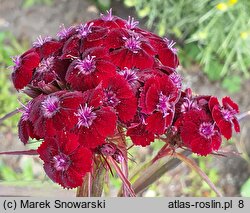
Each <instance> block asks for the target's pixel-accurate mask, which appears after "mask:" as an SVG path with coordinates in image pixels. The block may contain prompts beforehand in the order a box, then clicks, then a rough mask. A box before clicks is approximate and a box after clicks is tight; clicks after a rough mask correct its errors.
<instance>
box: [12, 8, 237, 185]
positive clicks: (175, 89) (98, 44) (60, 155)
mask: <svg viewBox="0 0 250 213" xmlns="http://www.w3.org/2000/svg"><path fill="white" fill-rule="evenodd" d="M137 25H138V22H137V21H135V20H134V19H133V18H131V17H129V18H128V20H127V21H126V20H123V19H121V18H119V17H116V16H113V15H112V11H111V10H110V11H108V13H107V15H101V18H100V19H96V20H92V21H90V22H88V23H86V24H80V25H78V26H72V27H69V28H65V27H64V26H61V29H60V31H59V32H58V34H57V37H58V38H57V39H55V38H52V37H44V38H43V37H41V36H39V37H38V39H37V40H36V41H35V42H34V43H33V47H32V48H31V49H30V50H28V51H27V52H25V53H24V54H22V55H21V56H17V57H14V58H13V61H14V63H15V65H14V66H13V69H14V71H13V73H12V80H13V83H14V86H15V88H16V89H17V90H23V92H24V93H26V94H28V95H29V96H30V97H32V100H31V101H30V102H29V103H28V104H27V105H26V106H25V107H24V108H23V115H22V117H21V119H20V122H19V125H18V127H19V137H20V139H21V141H22V142H23V143H24V144H27V143H28V140H29V138H35V139H42V140H43V141H44V142H42V144H41V146H40V147H39V149H38V153H39V154H40V158H41V159H42V160H43V161H44V169H45V172H46V173H47V175H48V176H49V177H50V178H51V179H52V180H53V181H55V182H57V183H59V184H60V185H62V186H63V187H66V188H72V187H76V186H79V185H81V184H82V180H83V177H84V175H85V174H86V173H87V172H90V171H91V168H92V158H93V156H94V155H96V154H102V155H103V156H107V155H112V156H113V158H114V159H115V160H117V162H119V161H121V159H122V152H120V151H119V149H118V148H117V147H116V145H115V144H114V143H109V138H113V137H114V136H116V135H117V133H118V130H117V129H118V127H119V128H123V129H124V131H125V132H126V135H127V136H129V137H130V138H131V140H132V142H133V143H134V144H135V145H141V146H147V145H149V144H150V143H151V142H153V141H154V140H155V139H156V138H160V137H164V138H167V137H170V136H171V137H173V136H175V138H176V137H179V141H180V142H179V143H178V147H180V146H182V147H187V148H190V149H191V150H192V151H193V152H195V153H197V154H200V155H207V154H209V153H211V152H212V151H216V150H218V149H219V147H220V144H221V135H223V136H225V138H226V139H229V138H231V136H232V127H234V129H235V130H236V132H239V130H240V128H239V124H238V121H237V119H236V117H235V115H236V114H237V113H238V111H239V110H238V106H237V104H235V103H234V102H233V101H232V100H231V99H230V98H229V97H225V98H223V100H222V105H220V104H219V102H218V100H217V98H215V97H211V96H192V94H191V90H190V89H187V90H185V91H183V90H182V78H181V76H180V75H179V74H178V73H177V71H176V68H177V66H178V65H179V61H178V58H177V55H176V53H177V50H176V48H174V44H175V43H174V42H173V41H170V40H168V39H166V38H164V39H163V38H161V37H159V36H157V35H155V34H153V33H151V32H148V31H146V30H143V29H141V28H139V27H138V26H137Z"/></svg>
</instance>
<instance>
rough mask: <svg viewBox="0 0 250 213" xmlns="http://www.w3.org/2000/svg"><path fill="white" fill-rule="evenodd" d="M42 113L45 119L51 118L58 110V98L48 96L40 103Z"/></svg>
mask: <svg viewBox="0 0 250 213" xmlns="http://www.w3.org/2000/svg"><path fill="white" fill-rule="evenodd" d="M41 104H42V113H43V116H44V117H45V118H52V117H53V116H54V115H55V114H56V113H57V112H58V110H59V109H60V106H59V98H58V97H57V96H48V97H47V98H46V99H45V100H44V101H43V102H42V103H41Z"/></svg>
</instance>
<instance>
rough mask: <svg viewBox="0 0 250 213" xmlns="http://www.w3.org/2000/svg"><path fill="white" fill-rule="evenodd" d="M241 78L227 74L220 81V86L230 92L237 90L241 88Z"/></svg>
mask: <svg viewBox="0 0 250 213" xmlns="http://www.w3.org/2000/svg"><path fill="white" fill-rule="evenodd" d="M241 83H242V79H241V77H239V76H228V77H226V78H225V79H224V80H223V81H222V87H223V88H225V89H226V90H228V92H230V93H236V92H239V91H240V89H241Z"/></svg>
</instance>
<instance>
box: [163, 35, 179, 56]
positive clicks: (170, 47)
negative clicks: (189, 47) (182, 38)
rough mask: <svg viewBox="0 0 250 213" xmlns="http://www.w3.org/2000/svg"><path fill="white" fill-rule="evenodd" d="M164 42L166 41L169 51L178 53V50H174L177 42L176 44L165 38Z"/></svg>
mask: <svg viewBox="0 0 250 213" xmlns="http://www.w3.org/2000/svg"><path fill="white" fill-rule="evenodd" d="M163 41H165V43H166V44H167V46H168V49H170V50H171V51H172V52H173V53H174V54H176V53H177V51H178V49H177V48H174V45H175V44H176V42H174V41H173V40H169V39H168V38H164V39H163Z"/></svg>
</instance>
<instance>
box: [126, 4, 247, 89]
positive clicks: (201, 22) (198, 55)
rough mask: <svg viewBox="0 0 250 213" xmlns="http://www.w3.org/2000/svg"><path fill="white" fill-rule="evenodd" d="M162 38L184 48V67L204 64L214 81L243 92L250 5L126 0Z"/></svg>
mask: <svg viewBox="0 0 250 213" xmlns="http://www.w3.org/2000/svg"><path fill="white" fill-rule="evenodd" d="M124 2H125V5H127V6H129V7H135V9H136V11H137V14H138V16H139V17H140V18H146V20H147V26H148V27H150V28H154V29H155V30H156V31H157V32H158V34H159V35H161V36H164V35H165V34H168V35H170V36H172V37H174V38H175V39H177V40H178V41H179V44H180V45H183V46H182V47H181V48H180V49H181V50H180V52H179V55H180V59H181V64H182V65H183V66H186V67H187V66H189V65H190V64H191V63H192V62H196V63H198V64H199V63H200V64H201V65H202V69H203V71H204V72H205V73H206V74H207V76H208V77H209V79H210V80H222V86H223V87H224V88H227V89H228V90H229V91H230V92H236V91H239V90H240V84H241V83H242V80H244V79H245V78H248V77H249V68H250V13H249V11H250V1H248V0H241V1H238V0H213V1H211V0H203V1H195V2H194V1H192V0H166V1H163V0H155V1H151V0H124ZM187 59H189V60H187Z"/></svg>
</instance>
